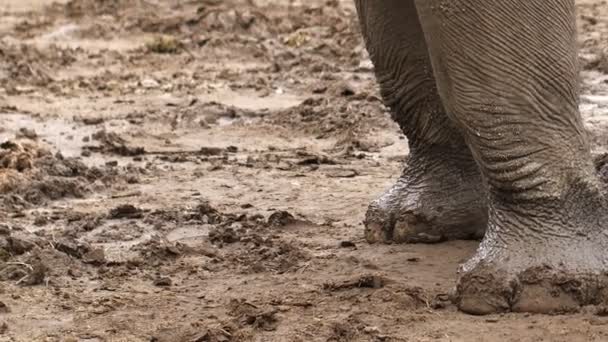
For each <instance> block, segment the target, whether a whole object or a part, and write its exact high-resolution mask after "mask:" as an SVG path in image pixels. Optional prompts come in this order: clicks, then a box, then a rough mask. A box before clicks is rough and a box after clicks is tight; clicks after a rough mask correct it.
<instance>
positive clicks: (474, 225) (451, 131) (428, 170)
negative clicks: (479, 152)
mask: <svg viewBox="0 0 608 342" xmlns="http://www.w3.org/2000/svg"><path fill="white" fill-rule="evenodd" d="M355 3H356V7H357V11H358V15H359V21H360V24H361V31H362V34H363V37H364V40H365V43H366V46H367V49H368V52H369V55H370V57H371V59H372V62H373V64H374V69H375V73H376V78H377V80H378V83H379V86H380V90H381V93H382V96H383V98H384V101H385V104H386V105H387V106H388V107H389V108H390V109H391V112H392V115H393V118H394V119H395V120H396V121H397V123H398V124H399V125H400V127H401V128H402V130H403V132H404V133H405V135H406V136H407V138H408V141H409V145H410V151H411V152H410V157H409V160H408V162H407V166H406V168H405V170H404V172H403V175H402V176H401V177H400V179H399V180H398V181H397V184H395V185H394V186H393V187H391V188H390V189H389V190H388V191H386V192H385V193H384V194H383V195H382V196H381V197H380V198H379V199H378V200H376V201H374V202H373V203H372V204H371V205H370V207H369V210H368V212H367V215H366V219H365V226H366V238H367V240H368V241H369V242H372V243H373V242H437V241H441V240H446V239H455V238H479V237H480V236H481V235H483V231H484V229H485V223H486V207H485V202H484V199H483V195H482V186H481V179H480V176H479V171H478V169H477V166H476V164H475V162H474V160H473V158H472V156H471V153H470V152H469V150H468V148H467V147H466V144H465V143H464V139H463V137H462V136H461V134H460V132H459V131H458V130H457V129H456V128H455V127H454V125H453V124H452V123H451V122H450V121H449V120H448V119H447V116H446V114H445V111H444V108H443V104H442V103H441V100H440V97H439V95H438V93H437V89H436V84H435V79H434V76H433V70H432V68H431V62H430V58H429V54H428V49H427V45H426V43H425V39H424V34H423V31H422V28H421V25H420V22H419V20H418V14H417V11H416V7H415V4H414V0H382V1H380V0H356V1H355Z"/></svg>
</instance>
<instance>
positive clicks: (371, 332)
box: [363, 327, 380, 335]
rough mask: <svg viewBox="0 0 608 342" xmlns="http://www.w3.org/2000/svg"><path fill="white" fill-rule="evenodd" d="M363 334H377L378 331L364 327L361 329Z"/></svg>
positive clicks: (374, 328)
mask: <svg viewBox="0 0 608 342" xmlns="http://www.w3.org/2000/svg"><path fill="white" fill-rule="evenodd" d="M363 332H364V333H366V334H370V335H371V334H379V333H380V329H379V328H378V327H365V328H363Z"/></svg>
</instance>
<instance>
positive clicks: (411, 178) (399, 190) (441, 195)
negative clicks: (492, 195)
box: [364, 149, 487, 243]
mask: <svg viewBox="0 0 608 342" xmlns="http://www.w3.org/2000/svg"><path fill="white" fill-rule="evenodd" d="M486 223H487V209H486V204H485V200H484V195H483V190H482V181H481V179H480V176H479V171H478V170H477V166H476V165H475V163H474V161H473V160H472V159H471V158H470V157H468V156H460V157H459V156H457V154H455V153H450V152H446V151H444V150H439V149H436V150H433V151H425V153H424V154H423V155H422V156H420V154H418V155H412V156H411V157H410V158H409V160H408V162H407V165H406V168H405V170H404V171H403V174H402V175H401V177H400V178H399V180H398V181H397V183H396V184H395V185H393V187H391V188H390V189H389V190H388V191H386V192H385V193H384V194H383V195H382V196H381V197H380V198H379V199H377V200H375V201H374V202H372V203H371V204H370V206H369V209H368V211H367V214H366V217H365V221H364V224H365V238H366V240H367V241H368V242H369V243H436V242H440V241H444V240H453V239H480V238H481V237H483V234H484V231H485V227H486Z"/></svg>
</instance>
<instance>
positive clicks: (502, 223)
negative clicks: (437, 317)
mask: <svg viewBox="0 0 608 342" xmlns="http://www.w3.org/2000/svg"><path fill="white" fill-rule="evenodd" d="M355 3H356V5H357V10H358V13H359V20H360V24H361V29H362V33H363V36H364V38H365V42H366V46H367V49H368V51H369V53H370V56H371V59H372V61H373V63H374V66H375V72H376V77H377V80H378V83H379V85H380V89H381V92H382V96H383V98H384V100H385V102H386V104H387V105H388V106H389V107H390V108H391V109H392V113H393V115H394V118H395V120H396V121H397V122H398V123H399V124H400V126H401V128H402V130H403V132H404V133H405V134H406V135H407V137H408V140H409V143H410V150H411V153H410V157H409V160H408V161H407V165H406V167H405V170H404V172H403V175H402V176H401V178H400V179H399V180H398V181H397V184H396V185H395V186H393V187H392V188H391V189H389V190H388V191H387V192H386V193H385V194H384V195H383V196H382V197H381V198H380V199H378V200H376V201H375V202H373V203H372V204H371V205H370V208H369V210H368V212H367V215H366V220H365V226H366V228H365V236H366V239H367V240H368V241H369V242H371V243H377V242H383V243H391V242H438V241H442V240H446V239H456V238H476V237H481V236H483V240H482V242H481V244H480V247H479V249H478V250H477V253H476V255H475V256H474V257H473V258H472V259H471V260H470V261H468V262H467V263H466V264H465V265H463V266H462V267H461V270H460V279H459V281H458V284H457V288H456V294H455V296H454V300H455V302H456V303H457V304H458V306H459V308H460V309H461V310H463V311H465V312H469V313H473V314H489V313H494V312H504V311H518V312H522V311H523V312H541V313H547V312H564V311H573V310H577V309H578V308H579V307H580V306H582V305H588V304H602V303H605V302H607V301H608V277H607V273H606V271H608V267H607V265H608V263H607V261H608V260H607V257H606V248H607V247H608V235H607V234H608V233H607V232H606V231H605V230H604V228H607V224H606V223H605V222H606V221H605V218H607V216H608V215H607V213H608V210H607V205H606V201H605V194H604V188H603V185H602V184H600V181H599V179H598V177H597V176H596V175H595V169H594V166H593V162H592V158H591V154H590V147H589V142H588V139H587V136H586V133H585V130H584V128H583V124H582V120H581V116H580V113H579V111H578V101H579V95H578V93H579V89H578V70H577V51H576V25H575V6H574V0H542V1H540V0H539V1H536V0H534V1H532V0H381V1H380V0H355ZM484 232H485V236H484Z"/></svg>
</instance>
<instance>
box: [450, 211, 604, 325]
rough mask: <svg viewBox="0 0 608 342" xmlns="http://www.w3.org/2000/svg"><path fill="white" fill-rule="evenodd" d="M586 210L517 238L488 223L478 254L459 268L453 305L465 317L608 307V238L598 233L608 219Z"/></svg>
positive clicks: (508, 231) (503, 226) (529, 222)
mask: <svg viewBox="0 0 608 342" xmlns="http://www.w3.org/2000/svg"><path fill="white" fill-rule="evenodd" d="M590 207H592V206H590ZM589 209H590V211H589V212H586V213H585V214H586V215H587V218H584V219H579V220H576V219H573V218H572V217H571V216H570V217H569V219H568V220H562V219H559V220H554V221H552V222H551V223H550V225H547V226H543V227H538V225H537V226H536V227H532V228H530V227H527V228H529V229H527V230H526V231H520V233H521V234H514V232H515V229H513V227H509V226H505V225H501V227H502V229H498V228H497V229H494V228H492V226H491V225H492V223H491V225H490V227H489V228H488V229H489V230H488V233H487V234H486V237H485V238H484V240H483V241H482V243H481V245H480V247H479V249H478V251H477V254H476V255H475V256H474V257H473V258H472V259H471V260H470V261H469V262H467V263H466V264H465V265H463V266H462V267H461V270H460V274H461V275H460V279H459V280H458V284H457V286H456V293H455V296H454V302H455V304H456V305H458V307H459V309H460V310H461V311H464V312H466V313H470V314H475V315H485V314H492V313H500V312H509V311H511V312H530V313H563V312H573V311H577V310H578V309H579V308H580V307H581V306H585V305H600V304H606V303H608V257H607V255H606V249H607V248H608V235H607V231H604V230H603V229H602V225H605V223H604V222H606V221H605V219H606V218H608V215H601V214H599V213H601V212H605V211H604V210H602V209H598V208H597V207H596V208H595V209H592V208H589ZM562 212H563V210H562ZM556 213H557V212H556ZM509 214H510V215H513V212H510V213H509ZM543 219H546V217H543ZM492 220H493V219H492V214H491V218H490V222H492ZM512 222H515V221H512ZM520 222H521V223H524V222H525V223H526V224H527V225H530V224H532V222H534V221H530V220H528V221H526V220H522V221H520ZM538 222H539V221H536V223H538ZM560 222H561V225H560ZM564 222H574V224H569V225H567V226H564ZM556 227H559V228H556ZM573 227H578V228H573ZM581 227H582V228H581ZM539 228H540V229H539ZM604 228H605V226H604ZM496 235H498V236H500V238H498V237H497V236H496Z"/></svg>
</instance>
